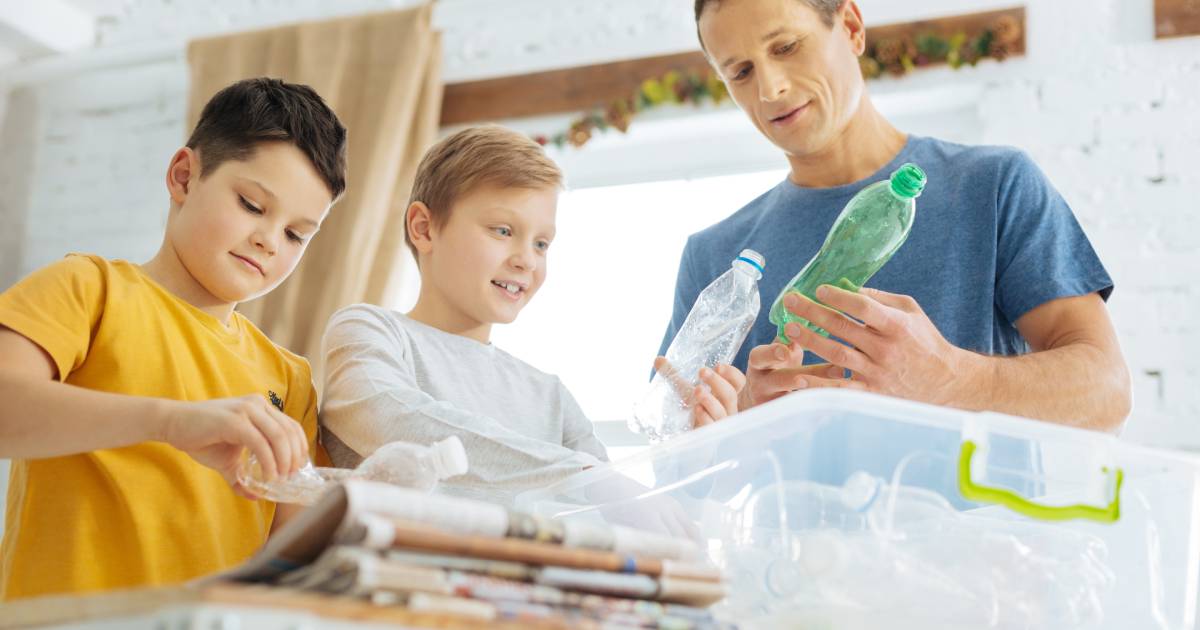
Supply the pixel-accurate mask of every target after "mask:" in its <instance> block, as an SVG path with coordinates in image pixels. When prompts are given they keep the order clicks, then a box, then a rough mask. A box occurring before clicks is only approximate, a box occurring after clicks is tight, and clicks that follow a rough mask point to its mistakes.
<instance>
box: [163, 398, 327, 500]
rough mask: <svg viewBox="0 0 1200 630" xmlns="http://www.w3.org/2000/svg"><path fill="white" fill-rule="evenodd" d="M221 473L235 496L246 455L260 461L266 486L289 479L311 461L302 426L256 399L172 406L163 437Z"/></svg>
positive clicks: (268, 404)
mask: <svg viewBox="0 0 1200 630" xmlns="http://www.w3.org/2000/svg"><path fill="white" fill-rule="evenodd" d="M159 439H161V440H162V441H163V442H166V443H168V444H170V445H171V446H174V447H175V448H178V449H179V450H181V451H183V452H185V453H187V454H188V455H190V456H191V457H192V459H194V460H196V461H197V462H200V463H201V464H203V465H205V466H208V467H209V468H212V469H213V470H215V471H217V472H219V473H221V476H222V477H224V478H225V480H226V481H228V482H229V485H231V486H233V488H234V489H235V490H239V491H241V492H242V494H243V495H244V496H249V495H247V494H246V492H245V491H244V490H242V489H241V486H240V484H239V483H238V480H237V470H238V465H239V464H240V463H241V457H242V449H249V451H250V452H251V453H252V454H253V455H254V456H255V457H257V458H258V461H259V464H260V465H261V466H262V470H263V473H264V474H265V475H266V476H267V480H268V481H271V480H274V479H275V478H276V477H287V476H290V475H291V474H292V473H295V472H296V471H297V470H299V469H300V468H301V467H302V466H304V464H305V463H306V462H307V461H308V440H307V439H306V438H305V435H304V429H303V428H301V426H300V423H299V422H297V421H296V420H294V419H292V418H291V417H289V416H287V415H285V414H284V413H283V412H282V411H279V410H278V409H276V408H275V407H274V406H272V405H271V403H269V402H267V399H266V398H263V397H262V396H259V395H257V394H251V395H249V396H242V397H239V398H222V399H218V400H206V401H202V402H179V401H171V405H170V407H169V410H168V414H167V416H166V422H165V423H164V424H163V426H162V429H161V435H160V437H159Z"/></svg>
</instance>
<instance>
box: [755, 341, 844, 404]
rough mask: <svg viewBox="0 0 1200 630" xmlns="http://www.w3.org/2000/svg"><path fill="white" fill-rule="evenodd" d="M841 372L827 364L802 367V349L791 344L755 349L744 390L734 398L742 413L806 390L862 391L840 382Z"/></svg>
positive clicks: (762, 346)
mask: <svg viewBox="0 0 1200 630" xmlns="http://www.w3.org/2000/svg"><path fill="white" fill-rule="evenodd" d="M844 375H845V372H844V371H843V370H842V368H840V367H838V366H836V365H830V364H828V363H818V364H815V365H804V348H802V347H800V346H799V345H797V344H796V343H795V342H793V343H791V344H790V345H784V344H782V343H779V342H774V343H769V344H765V345H761V346H758V347H756V348H754V349H753V350H751V351H750V357H749V360H748V361H747V362H746V387H745V388H744V389H743V390H742V393H741V395H740V396H739V397H738V408H739V409H740V410H742V411H745V410H747V409H749V408H751V407H753V406H755V405H761V404H762V403H765V402H770V401H772V400H775V399H776V398H779V397H780V396H782V395H784V394H788V393H791V392H794V391H796V390H798V389H806V388H809V387H841V388H848V389H863V388H864V386H863V384H862V383H859V382H857V381H852V380H850V379H848V378H844Z"/></svg>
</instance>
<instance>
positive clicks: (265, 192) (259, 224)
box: [167, 142, 332, 303]
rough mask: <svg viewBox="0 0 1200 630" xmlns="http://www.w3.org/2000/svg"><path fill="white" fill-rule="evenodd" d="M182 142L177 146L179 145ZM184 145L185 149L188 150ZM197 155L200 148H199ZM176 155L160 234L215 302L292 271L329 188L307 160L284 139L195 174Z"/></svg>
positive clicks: (262, 288)
mask: <svg viewBox="0 0 1200 630" xmlns="http://www.w3.org/2000/svg"><path fill="white" fill-rule="evenodd" d="M184 151H185V150H181V153H183V152H184ZM189 153H190V152H189ZM200 159H203V156H200ZM189 161H190V165H182V164H180V162H181V158H180V156H179V154H177V155H176V160H174V161H173V162H172V165H171V171H170V172H169V173H168V177H174V178H177V180H182V179H183V178H186V180H187V185H186V187H181V186H176V187H175V188H174V189H172V195H171V196H172V201H173V202H174V204H173V205H175V206H177V208H174V209H173V211H172V216H171V220H170V221H169V222H168V224H167V238H168V240H170V241H171V244H172V246H173V248H174V250H175V252H176V253H177V254H178V256H179V259H180V262H182V263H183V266H184V267H185V268H186V269H187V271H188V273H189V274H190V275H191V276H192V278H194V279H195V280H196V282H197V283H199V284H200V286H202V287H203V288H204V289H205V290H206V291H207V292H208V293H209V294H211V295H212V296H213V297H214V298H216V299H217V300H219V301H221V302H226V303H237V302H243V301H246V300H249V299H252V298H255V297H258V296H260V295H262V294H264V293H267V292H268V291H270V290H271V289H274V288H275V287H276V286H278V285H279V283H281V282H283V281H284V279H286V278H287V277H288V275H289V274H291V273H292V270H293V269H295V268H296V264H297V263H298V262H300V256H301V255H302V254H303V253H304V250H305V248H306V247H307V246H308V243H309V242H310V241H311V239H312V237H313V235H315V234H316V232H317V229H318V228H319V227H320V225H321V221H323V220H324V218H325V215H326V213H327V212H328V211H329V206H330V204H331V202H332V196H331V193H330V192H329V188H328V186H326V184H325V182H324V180H323V179H321V177H320V175H318V174H317V171H316V169H315V168H314V167H313V165H312V162H310V161H309V159H308V158H307V157H306V156H305V155H304V153H303V152H301V151H300V149H298V148H296V147H295V146H294V145H292V144H288V143H285V142H270V143H263V144H260V145H259V146H258V147H257V148H256V150H255V151H254V154H253V155H252V156H251V157H250V159H248V160H245V161H238V160H229V161H226V162H224V163H222V164H221V165H220V166H219V167H217V169H216V170H214V171H212V172H210V173H208V174H207V175H206V176H205V177H204V178H203V179H201V178H200V176H199V174H200V169H199V166H200V165H199V162H198V161H197V159H196V154H194V153H191V154H190V158H189Z"/></svg>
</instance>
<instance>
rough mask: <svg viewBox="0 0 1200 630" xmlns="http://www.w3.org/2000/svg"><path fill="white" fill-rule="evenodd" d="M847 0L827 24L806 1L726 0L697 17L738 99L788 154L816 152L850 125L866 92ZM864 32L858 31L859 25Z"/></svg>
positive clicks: (712, 56) (706, 42)
mask: <svg viewBox="0 0 1200 630" xmlns="http://www.w3.org/2000/svg"><path fill="white" fill-rule="evenodd" d="M856 18H857V11H856V9H855V8H854V7H853V6H852V5H851V4H850V3H846V4H845V5H843V7H842V8H841V9H840V10H839V11H838V12H837V13H836V14H835V15H834V24H833V28H832V29H830V28H829V27H827V26H825V24H824V23H823V22H822V21H821V17H820V15H818V14H817V12H816V11H814V10H813V9H812V8H810V7H809V6H808V4H807V3H805V2H803V1H802V0H723V1H722V2H720V3H718V4H716V5H710V7H709V8H707V9H706V10H705V11H704V13H703V14H701V16H700V23H699V29H700V35H701V37H702V38H703V41H704V46H705V50H706V51H707V53H708V57H709V59H710V60H711V62H712V64H713V66H714V67H716V69H717V72H719V73H720V75H721V77H722V78H723V79H724V81H725V84H726V86H727V87H728V88H729V93H730V95H731V96H732V97H733V100H734V102H736V103H737V104H738V106H739V107H740V108H741V109H742V111H744V112H746V115H747V116H749V117H750V120H751V122H753V123H754V126H755V127H757V128H758V130H759V132H761V133H762V134H763V135H764V136H766V138H767V139H768V140H770V141H771V142H772V143H773V144H775V145H776V146H778V147H779V148H781V149H783V150H784V151H785V152H786V153H788V154H789V155H793V156H797V157H802V156H806V155H812V154H813V153H816V152H818V151H820V150H821V149H822V148H824V147H825V146H827V145H828V144H829V143H830V142H832V141H833V140H834V139H835V138H836V137H837V136H838V135H839V134H840V133H841V132H842V131H843V130H844V129H845V128H846V126H847V125H848V124H849V121H850V119H851V117H852V116H853V115H854V113H855V112H856V111H857V110H858V106H859V103H860V102H861V100H862V95H863V89H864V88H863V80H862V71H861V70H860V69H859V65H858V59H857V57H858V52H857V51H856V47H857V46H859V45H860V42H859V41H858V39H859V36H857V35H856V36H855V37H851V36H850V33H849V31H848V29H847V27H846V25H847V23H848V22H847V19H850V20H851V21H853V20H854V19H856ZM859 33H861V29H860V30H859Z"/></svg>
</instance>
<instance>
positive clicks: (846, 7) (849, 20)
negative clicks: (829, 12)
mask: <svg viewBox="0 0 1200 630" xmlns="http://www.w3.org/2000/svg"><path fill="white" fill-rule="evenodd" d="M836 19H837V22H836V23H835V24H834V26H835V27H836V26H841V27H842V28H843V29H845V31H846V35H848V36H849V37H850V49H851V50H853V51H854V56H856V57H861V56H862V54H863V53H864V52H866V51H867V28H866V26H865V25H864V24H863V19H862V12H861V11H859V10H858V5H857V4H855V3H854V0H846V1H845V2H844V3H843V4H842V8H840V9H838V13H837V17H836Z"/></svg>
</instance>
